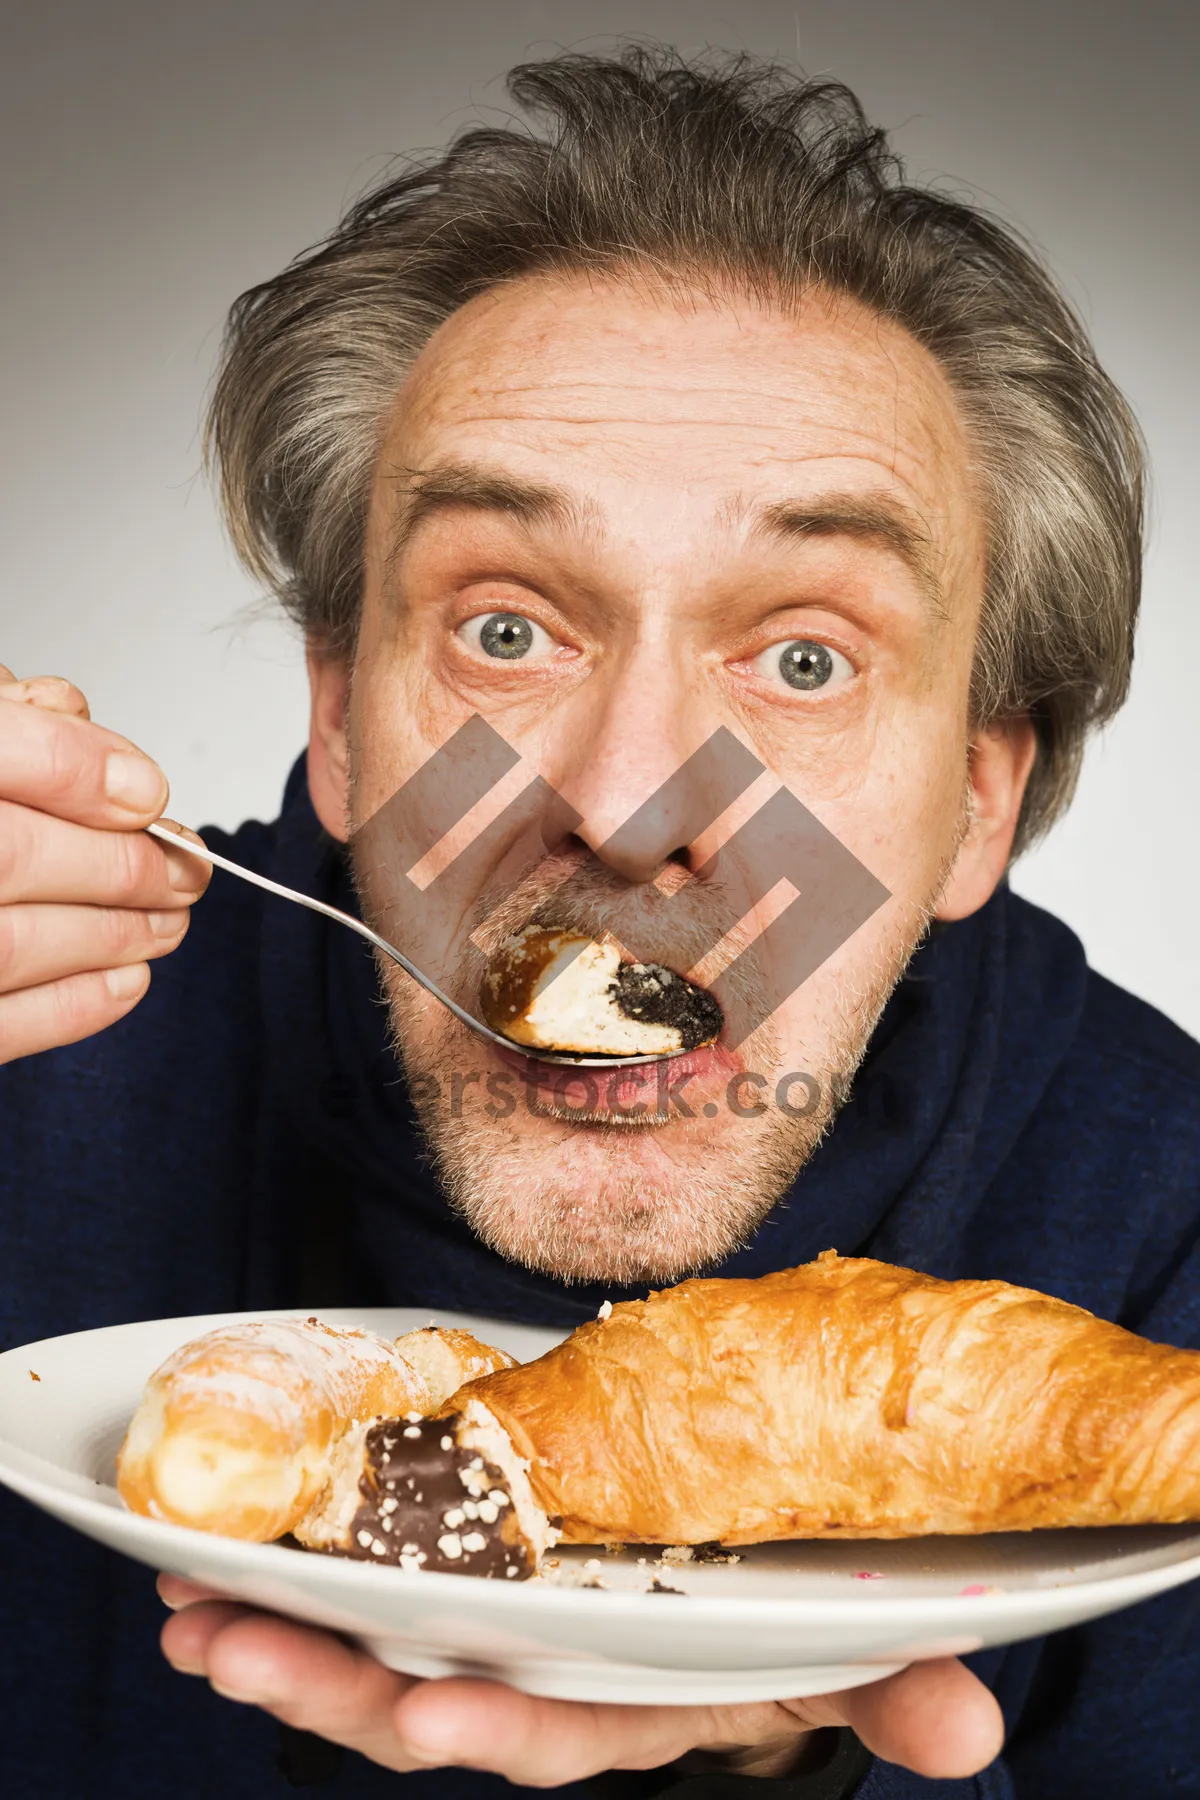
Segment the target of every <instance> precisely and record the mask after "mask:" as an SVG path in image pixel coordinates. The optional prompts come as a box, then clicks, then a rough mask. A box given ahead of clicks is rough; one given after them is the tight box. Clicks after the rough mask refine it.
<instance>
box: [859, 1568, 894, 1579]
mask: <svg viewBox="0 0 1200 1800" xmlns="http://www.w3.org/2000/svg"><path fill="white" fill-rule="evenodd" d="M854 1579H855V1581H886V1580H887V1576H886V1575H881V1574H880V1573H879V1570H878V1569H856V1570H855V1571H854Z"/></svg>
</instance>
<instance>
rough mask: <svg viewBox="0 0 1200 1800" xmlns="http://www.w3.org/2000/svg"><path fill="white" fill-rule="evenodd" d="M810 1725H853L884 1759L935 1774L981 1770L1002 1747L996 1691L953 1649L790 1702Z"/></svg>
mask: <svg viewBox="0 0 1200 1800" xmlns="http://www.w3.org/2000/svg"><path fill="white" fill-rule="evenodd" d="M787 1704H788V1708H789V1711H792V1712H794V1713H795V1714H796V1715H797V1717H799V1718H802V1719H804V1720H805V1722H806V1723H808V1724H811V1725H849V1726H850V1728H851V1730H853V1731H854V1732H855V1734H856V1735H857V1736H858V1737H859V1738H861V1740H862V1742H863V1743H864V1744H865V1745H866V1746H867V1749H868V1750H870V1751H872V1752H873V1754H874V1755H876V1756H879V1757H882V1758H883V1760H884V1762H891V1763H900V1764H901V1765H902V1767H904V1768H906V1769H911V1770H912V1771H913V1772H914V1774H917V1775H925V1776H928V1777H929V1778H930V1779H931V1780H935V1781H952V1780H955V1779H961V1778H962V1777H964V1776H967V1775H976V1774H978V1772H979V1770H980V1769H984V1768H986V1767H987V1765H988V1764H989V1763H990V1762H994V1761H995V1759H996V1757H997V1756H999V1754H1000V1752H1001V1750H1002V1749H1003V1747H1004V1719H1003V1716H1002V1714H1001V1712H1000V1708H999V1706H998V1705H997V1702H996V1698H995V1695H994V1694H992V1693H991V1692H990V1690H989V1689H988V1688H986V1687H984V1685H983V1683H982V1681H980V1680H979V1679H978V1677H977V1676H975V1675H972V1673H971V1671H970V1669H968V1668H965V1667H964V1665H963V1664H962V1663H960V1662H958V1661H956V1660H955V1659H954V1658H953V1657H943V1658H939V1659H938V1660H937V1661H935V1662H919V1663H912V1664H910V1665H909V1667H908V1668H907V1669H901V1671H900V1673H899V1674H898V1675H890V1676H888V1677H887V1679H886V1680H884V1681H875V1682H872V1683H871V1684H870V1685H869V1686H867V1687H861V1688H851V1689H849V1690H848V1691H847V1692H846V1693H842V1694H821V1695H817V1696H815V1697H814V1698H812V1699H810V1700H793V1701H791V1702H788V1703H787Z"/></svg>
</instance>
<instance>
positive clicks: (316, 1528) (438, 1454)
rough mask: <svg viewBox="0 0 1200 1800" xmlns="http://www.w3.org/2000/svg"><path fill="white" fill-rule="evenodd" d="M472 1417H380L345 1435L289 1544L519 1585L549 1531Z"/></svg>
mask: <svg viewBox="0 0 1200 1800" xmlns="http://www.w3.org/2000/svg"><path fill="white" fill-rule="evenodd" d="M472 1411H473V1416H471V1417H464V1415H463V1414H462V1413H457V1412H454V1413H446V1414H444V1415H443V1416H442V1417H441V1418H436V1419H422V1418H420V1417H419V1416H417V1415H416V1414H413V1415H411V1416H410V1417H408V1418H399V1419H379V1420H376V1421H375V1423H373V1424H371V1425H367V1426H362V1427H359V1428H358V1429H357V1430H356V1431H354V1432H352V1433H350V1434H349V1436H348V1437H347V1438H346V1439H345V1440H344V1442H343V1444H342V1445H341V1447H340V1449H339V1451H338V1454H337V1458H336V1462H335V1467H334V1472H333V1479H332V1481H331V1482H330V1484H329V1487H328V1489H327V1490H326V1492H325V1494H324V1496H323V1497H322V1500H321V1502H320V1503H319V1505H317V1506H316V1507H314V1509H313V1511H312V1512H311V1513H310V1514H309V1516H308V1517H307V1518H306V1519H304V1520H302V1521H301V1523H300V1524H299V1525H297V1527H296V1532H295V1535H296V1538H297V1540H298V1541H299V1542H300V1543H301V1544H303V1545H304V1547H305V1549H307V1550H324V1551H326V1552H329V1553H331V1554H333V1555H335V1556H350V1557H354V1558H356V1559H357V1560H359V1561H360V1562H378V1563H392V1564H394V1565H396V1566H397V1567H399V1568H401V1569H406V1570H409V1571H410V1572H414V1573H415V1572H417V1571H419V1570H426V1571H435V1572H438V1573H441V1574H453V1575H483V1576H491V1577H493V1578H499V1579H501V1580H507V1581H523V1580H526V1579H527V1578H528V1577H529V1576H530V1575H532V1574H534V1573H535V1572H536V1569H537V1565H538V1562H539V1560H540V1558H541V1556H542V1554H543V1552H544V1551H545V1550H546V1549H547V1548H548V1547H549V1545H550V1544H551V1543H553V1542H554V1541H555V1536H556V1534H555V1532H554V1531H553V1530H552V1529H551V1528H550V1526H549V1523H548V1521H547V1519H546V1516H545V1514H544V1513H543V1512H541V1510H540V1509H539V1508H538V1507H537V1505H536V1503H535V1502H534V1500H533V1497H532V1495H531V1494H530V1491H529V1483H528V1479H527V1477H526V1473H525V1469H524V1466H523V1465H522V1463H521V1461H520V1459H519V1458H518V1457H517V1456H515V1455H514V1453H513V1450H512V1446H511V1444H510V1443H509V1442H508V1440H507V1438H505V1436H504V1434H503V1433H502V1432H497V1431H496V1429H495V1426H494V1424H493V1423H492V1421H491V1420H490V1419H489V1418H487V1416H486V1415H484V1414H481V1413H480V1411H479V1409H477V1408H476V1409H472ZM493 1458H496V1459H497V1460H493Z"/></svg>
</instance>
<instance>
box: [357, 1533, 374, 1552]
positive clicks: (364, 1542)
mask: <svg viewBox="0 0 1200 1800" xmlns="http://www.w3.org/2000/svg"><path fill="white" fill-rule="evenodd" d="M356 1535H357V1537H358V1541H359V1544H360V1545H361V1546H362V1548H363V1549H364V1550H366V1549H368V1548H369V1547H370V1543H371V1534H370V1532H369V1531H360V1532H358V1533H357V1534H356Z"/></svg>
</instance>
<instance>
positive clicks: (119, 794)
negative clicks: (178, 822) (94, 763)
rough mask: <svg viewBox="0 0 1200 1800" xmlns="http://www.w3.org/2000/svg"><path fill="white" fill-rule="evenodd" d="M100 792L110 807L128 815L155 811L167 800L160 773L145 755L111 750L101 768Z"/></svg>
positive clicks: (165, 788)
mask: <svg viewBox="0 0 1200 1800" xmlns="http://www.w3.org/2000/svg"><path fill="white" fill-rule="evenodd" d="M104 791H105V793H106V794H107V795H108V797H109V799H110V800H111V801H112V802H113V804H114V806H124V807H127V808H128V810H129V811H130V812H136V813H152V812H157V811H158V809H159V808H160V807H161V806H162V804H163V802H164V801H165V800H166V797H167V784H166V782H165V781H164V780H163V774H162V770H161V769H159V768H156V767H155V765H154V764H153V763H152V762H151V761H150V758H149V757H148V756H138V755H136V754H135V753H130V752H129V751H128V750H114V751H112V753H111V754H110V756H109V758H108V761H107V763H106V764H105V768H104Z"/></svg>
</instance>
